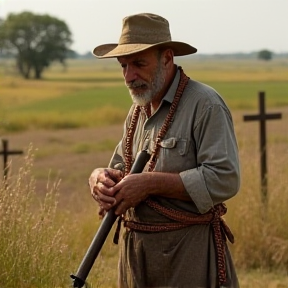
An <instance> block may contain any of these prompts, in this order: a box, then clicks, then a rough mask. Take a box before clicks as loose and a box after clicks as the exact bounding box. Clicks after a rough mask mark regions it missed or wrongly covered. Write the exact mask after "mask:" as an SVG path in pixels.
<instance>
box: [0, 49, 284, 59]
mask: <svg viewBox="0 0 288 288" xmlns="http://www.w3.org/2000/svg"><path fill="white" fill-rule="evenodd" d="M271 53H272V58H273V59H279V58H286V59H287V58H288V52H285V53H274V52H273V51H271ZM258 55H259V51H256V52H249V53H242V52H238V53H223V54H221V53H214V54H213V53H211V54H201V53H197V54H193V55H190V56H186V57H193V58H202V59H209V58H214V59H215V58H218V59H257V58H259V57H258ZM0 58H15V55H11V54H10V55H9V54H6V55H4V54H3V53H1V51H0ZM67 58H68V59H90V58H94V56H93V54H92V52H89V51H87V52H86V53H82V54H81V53H78V52H77V51H74V50H69V52H68V55H67Z"/></svg>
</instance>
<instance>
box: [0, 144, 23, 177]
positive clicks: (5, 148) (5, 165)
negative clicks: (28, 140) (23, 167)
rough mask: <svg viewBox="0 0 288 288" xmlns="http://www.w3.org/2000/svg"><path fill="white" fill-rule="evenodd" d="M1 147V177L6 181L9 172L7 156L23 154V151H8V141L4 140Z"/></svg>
mask: <svg viewBox="0 0 288 288" xmlns="http://www.w3.org/2000/svg"><path fill="white" fill-rule="evenodd" d="M2 146H3V150H2V151H0V155H3V171H4V173H3V176H4V179H5V180H6V179H7V176H8V171H9V167H8V156H9V155H17V154H23V151H21V150H10V151H9V149H8V140H6V139H2Z"/></svg>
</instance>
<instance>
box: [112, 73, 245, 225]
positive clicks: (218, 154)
mask: <svg viewBox="0 0 288 288" xmlns="http://www.w3.org/2000/svg"><path fill="white" fill-rule="evenodd" d="M179 79H180V72H179V71H178V72H177V73H176V75H175V78H174V81H173V83H172V85H171V87H170V89H169V91H168V92H167V93H166V95H165V97H164V98H163V99H162V102H161V104H160V106H159V108H158V109H157V111H155V113H154V114H153V115H152V116H151V117H150V118H147V117H146V115H145V113H144V112H143V111H142V112H141V115H140V117H139V121H138V125H137V128H136V132H135V135H134V140H133V154H134V157H135V156H136V153H137V152H138V151H140V150H142V149H143V148H147V146H148V151H150V152H151V150H152V149H153V145H154V139H155V137H156V135H157V132H158V130H159V129H160V128H161V126H162V124H163V122H164V120H165V117H166V115H167V114H168V111H169V107H170V105H171V103H172V101H173V98H174V95H175V92H176V90H177V86H178V83H179ZM133 109H134V105H133V106H132V107H131V109H130V112H129V114H128V116H127V119H126V121H125V125H124V136H125V133H126V130H127V127H129V122H130V120H131V115H132V112H133ZM124 139H125V137H124V138H123V139H122V140H121V141H120V143H119V144H118V146H117V148H116V149H115V152H114V155H113V157H112V159H111V161H110V164H109V166H110V167H114V166H115V165H116V164H117V163H119V162H121V163H123V164H124V160H123V155H124V149H125V143H123V141H124ZM155 171H160V172H171V173H179V175H180V177H181V179H182V181H183V184H184V186H185V188H186V191H187V193H188V194H189V195H190V197H191V199H192V200H193V203H189V202H185V201H181V200H177V199H169V198H165V197H158V198H157V200H158V201H159V202H160V203H161V204H162V205H164V206H168V207H172V208H175V209H178V210H185V211H191V212H200V213H205V212H207V211H208V210H209V209H210V208H211V207H212V206H213V205H215V204H218V203H220V202H224V201H225V200H227V199H229V198H231V197H232V196H234V195H235V194H236V193H237V191H238V190H239V185H240V169H239V159H238V149H237V142H236V138H235V133H234V128H233V121H232V117H231V113H230V111H229V109H228V107H227V106H226V104H225V102H224V101H223V99H222V98H221V96H220V95H219V94H218V93H217V92H216V91H215V90H214V89H213V88H211V87H209V86H207V85H205V84H203V83H200V82H197V81H193V80H191V79H190V80H189V82H188V85H187V86H186V88H185V90H184V92H183V95H182V97H181V100H180V102H179V104H178V107H177V110H176V113H175V115H174V119H173V122H172V124H171V126H170V127H169V129H168V131H167V133H166V135H165V137H164V139H163V141H162V142H161V149H160V152H159V154H158V159H157V163H156V166H155ZM135 193H137V191H135ZM140 210H141V209H140ZM141 214H142V213H141ZM148 218H149V217H148ZM142 220H146V221H147V220H153V219H142Z"/></svg>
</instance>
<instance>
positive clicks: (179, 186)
mask: <svg viewBox="0 0 288 288" xmlns="http://www.w3.org/2000/svg"><path fill="white" fill-rule="evenodd" d="M196 51H197V49H196V48H194V47H192V46H190V45H189V44H186V43H184V42H176V41H172V40H171V35H170V30H169V23H168V21H167V20H166V19H164V18H163V17H161V16H159V15H155V14H149V13H143V14H136V15H131V16H128V17H126V18H124V19H123V27H122V34H121V36H120V40H119V42H118V43H117V44H104V45H101V46H98V47H96V48H95V49H94V51H93V53H94V55H95V56H96V57H97V58H117V60H118V62H119V64H120V65H121V67H122V72H123V76H124V79H125V84H126V86H127V88H128V90H129V92H130V95H131V97H132V100H133V105H132V106H131V109H130V111H129V113H128V116H127V118H126V121H125V125H124V133H123V138H122V140H121V141H120V142H119V144H118V146H117V147H116V149H115V152H114V154H113V156H112V158H111V161H110V163H109V167H108V168H105V169H104V168H97V169H95V170H94V171H93V172H92V174H91V176H90V178H89V183H90V188H91V194H92V196H93V197H94V199H95V200H96V201H97V202H98V204H99V207H100V209H99V213H100V215H102V216H103V215H104V214H105V213H106V212H107V211H108V210H110V209H111V208H112V207H113V209H114V210H115V213H116V215H119V216H120V217H119V219H121V220H122V223H123V224H124V225H123V226H124V227H125V228H124V229H123V232H124V233H123V235H122V237H121V241H120V245H121V249H120V259H119V287H121V288H124V287H125V288H128V287H129V288H130V287H133V288H136V287H137V288H142V287H178V288H180V287H181V288H182V287H183V288H184V287H187V288H188V287H189V288H196V287H197V288H199V287H203V288H204V287H205V288H216V287H230V288H232V287H233V288H237V287H239V285H238V280H237V276H236V273H235V269H234V265H233V262H232V259H231V256H230V252H229V249H228V247H227V243H226V238H228V239H229V240H230V241H231V242H233V235H232V234H231V232H230V230H229V228H228V227H227V225H226V224H225V223H224V220H223V219H222V217H221V216H222V215H224V214H225V213H226V207H225V204H223V202H224V201H226V200H227V199H229V198H231V197H233V196H234V195H235V194H236V193H237V192H238V190H239V183H240V176H239V160H238V151H237V142H236V138H235V134H234V128H233V122H232V117H231V114H230V111H229V109H228V108H227V106H226V104H225V102H224V101H223V99H222V98H221V97H220V95H219V94H218V93H217V92H216V91H215V90H214V89H212V88H211V87H209V86H207V85H205V84H202V83H200V82H197V81H194V80H191V79H190V78H189V77H187V76H186V75H185V73H184V71H183V70H182V68H181V67H179V66H177V65H176V64H175V63H174V56H182V55H188V54H193V53H195V52H196ZM142 150H146V151H148V153H149V154H150V155H151V157H150V159H149V160H148V162H147V164H146V166H145V168H144V169H143V172H142V173H137V174H132V173H129V172H130V169H131V166H132V164H133V162H134V160H135V158H136V157H137V153H138V152H139V151H142Z"/></svg>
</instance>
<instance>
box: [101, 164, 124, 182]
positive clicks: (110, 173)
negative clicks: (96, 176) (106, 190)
mask: <svg viewBox="0 0 288 288" xmlns="http://www.w3.org/2000/svg"><path fill="white" fill-rule="evenodd" d="M104 174H105V176H106V177H107V178H108V179H111V180H113V181H114V182H115V184H116V183H118V182H119V181H121V180H122V178H123V173H122V172H121V171H120V170H115V169H109V168H106V169H104ZM115 184H114V185H115ZM114 185H113V186H114Z"/></svg>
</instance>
